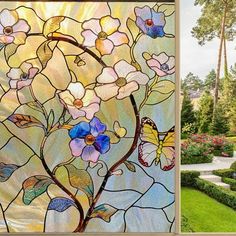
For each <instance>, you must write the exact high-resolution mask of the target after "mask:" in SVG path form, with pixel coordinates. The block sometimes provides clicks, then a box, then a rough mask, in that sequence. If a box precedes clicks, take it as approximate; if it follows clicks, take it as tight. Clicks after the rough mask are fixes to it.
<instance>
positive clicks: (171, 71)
mask: <svg viewBox="0 0 236 236" xmlns="http://www.w3.org/2000/svg"><path fill="white" fill-rule="evenodd" d="M166 73H167V74H168V75H172V74H174V73H175V67H173V68H172V69H171V70H169V71H167V72H166Z"/></svg>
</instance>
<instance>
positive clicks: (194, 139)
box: [180, 0, 236, 232]
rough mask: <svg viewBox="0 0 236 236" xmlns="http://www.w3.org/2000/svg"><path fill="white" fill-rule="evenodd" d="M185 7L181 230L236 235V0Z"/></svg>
mask: <svg viewBox="0 0 236 236" xmlns="http://www.w3.org/2000/svg"><path fill="white" fill-rule="evenodd" d="M187 2H188V3H187ZM182 4H186V5H181V11H182V12H184V14H180V15H181V22H182V24H181V26H182V29H181V33H182V34H183V36H181V39H182V38H183V37H186V38H187V39H188V41H186V44H188V45H186V44H184V43H185V42H183V43H182V51H183V52H184V53H181V60H182V62H181V65H182V67H184V69H181V70H182V71H181V72H182V73H181V76H182V83H181V219H182V221H181V230H182V232H236V212H235V210H236V51H235V46H236V44H235V42H236V40H235V36H236V0H195V1H194V0H191V1H189V0H185V1H182ZM182 12H181V13H182ZM191 15H192V16H193V20H192V21H191V20H190V21H189V23H186V22H187V21H188V19H189V17H190V16H191ZM183 41H184V40H183ZM186 46H187V47H186ZM191 46H192V47H193V48H194V47H195V49H196V48H197V50H198V52H197V53H196V52H194V49H192V47H191ZM190 53H192V57H186V56H185V55H187V54H190ZM184 56H185V57H184ZM183 58H184V59H183ZM191 60H192V61H191ZM187 70H188V72H187ZM191 70H194V71H191Z"/></svg>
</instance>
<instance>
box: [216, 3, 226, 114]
mask: <svg viewBox="0 0 236 236" xmlns="http://www.w3.org/2000/svg"><path fill="white" fill-rule="evenodd" d="M226 12H227V5H226V4H225V8H224V15H223V17H222V23H221V31H220V47H219V52H218V63H217V70H216V82H215V94H214V111H213V117H214V113H215V109H216V105H217V102H218V96H219V83H220V67H221V57H222V49H223V41H224V34H225V22H226Z"/></svg>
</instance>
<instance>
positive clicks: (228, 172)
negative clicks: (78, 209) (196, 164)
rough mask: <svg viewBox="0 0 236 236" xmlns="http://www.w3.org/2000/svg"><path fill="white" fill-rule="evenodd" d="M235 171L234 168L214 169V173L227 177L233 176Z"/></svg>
mask: <svg viewBox="0 0 236 236" xmlns="http://www.w3.org/2000/svg"><path fill="white" fill-rule="evenodd" d="M233 173H234V170H233V169H219V170H213V174H214V175H218V176H220V177H226V178H232V176H233Z"/></svg>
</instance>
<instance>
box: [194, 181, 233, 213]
mask: <svg viewBox="0 0 236 236" xmlns="http://www.w3.org/2000/svg"><path fill="white" fill-rule="evenodd" d="M195 186H196V188H197V189H199V190H200V191H202V192H204V193H206V194H207V195H208V196H210V197H212V198H214V199H216V200H217V201H218V202H221V203H223V204H225V205H227V206H229V207H231V208H233V209H234V210H236V193H235V192H232V191H231V190H228V189H224V188H223V187H220V186H217V185H215V184H213V183H211V182H209V181H206V180H203V179H199V178H197V179H195Z"/></svg>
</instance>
